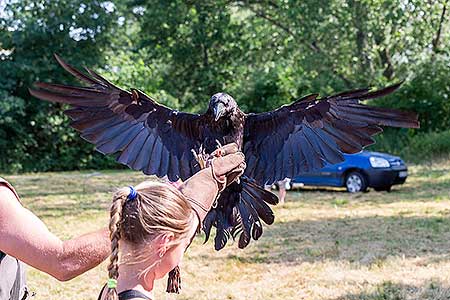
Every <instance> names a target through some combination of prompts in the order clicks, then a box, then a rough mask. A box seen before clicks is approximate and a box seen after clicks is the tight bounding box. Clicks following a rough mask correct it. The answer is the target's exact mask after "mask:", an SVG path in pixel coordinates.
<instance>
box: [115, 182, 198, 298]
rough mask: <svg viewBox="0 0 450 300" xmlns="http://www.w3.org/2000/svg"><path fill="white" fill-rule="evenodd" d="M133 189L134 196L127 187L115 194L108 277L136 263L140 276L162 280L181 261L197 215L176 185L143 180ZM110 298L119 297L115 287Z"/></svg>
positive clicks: (194, 226) (192, 232)
mask: <svg viewBox="0 0 450 300" xmlns="http://www.w3.org/2000/svg"><path fill="white" fill-rule="evenodd" d="M134 190H135V191H136V195H135V197H133V196H134V195H133V194H131V195H130V191H132V189H131V188H128V187H127V188H121V189H119V190H118V191H117V192H116V193H115V194H114V196H113V202H112V205H111V219H110V224H109V229H110V235H111V258H110V263H109V266H108V273H109V278H110V279H113V280H115V279H117V278H118V277H119V264H133V265H136V266H139V268H140V270H138V272H139V273H140V276H144V278H145V277H147V276H148V275H150V278H151V279H152V280H153V279H159V278H162V277H163V276H164V275H165V274H167V273H168V272H169V271H170V270H172V269H173V268H174V267H175V266H177V265H178V264H179V263H180V260H181V258H182V256H183V253H184V250H185V249H186V247H187V246H188V244H189V242H190V240H191V237H192V236H193V235H194V233H195V229H196V224H197V223H196V222H197V218H196V217H195V213H194V212H193V210H192V208H191V205H190V203H189V202H188V201H187V200H186V198H185V197H184V196H183V194H181V192H179V191H178V190H177V189H176V188H174V187H173V186H170V185H167V184H163V183H157V182H143V183H141V184H139V185H138V186H136V187H135V188H134ZM130 196H131V197H130ZM133 198H134V199H133ZM144 282H145V280H144ZM107 299H110V300H113V299H118V297H117V291H116V289H115V288H110V289H109V290H108V292H107Z"/></svg>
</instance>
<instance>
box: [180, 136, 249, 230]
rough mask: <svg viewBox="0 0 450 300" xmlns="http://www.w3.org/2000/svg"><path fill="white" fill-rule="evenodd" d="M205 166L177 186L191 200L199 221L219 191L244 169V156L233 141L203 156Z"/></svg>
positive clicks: (202, 218)
mask: <svg viewBox="0 0 450 300" xmlns="http://www.w3.org/2000/svg"><path fill="white" fill-rule="evenodd" d="M205 160H206V161H205V165H206V168H204V169H202V170H201V171H199V172H197V173H196V174H195V175H193V176H192V177H191V178H189V179H187V180H186V181H185V182H184V183H183V184H182V185H181V186H180V188H179V190H180V191H181V193H183V195H184V196H185V197H186V198H187V199H188V200H189V201H190V202H191V205H192V208H193V209H194V211H195V212H196V213H197V215H198V217H199V220H200V223H201V222H202V221H203V220H204V218H205V217H206V214H207V213H208V212H209V210H210V209H211V207H212V205H213V203H214V201H215V200H216V198H217V195H218V193H219V192H221V191H223V190H224V189H225V188H226V187H227V186H228V185H229V184H231V183H232V182H233V181H235V180H236V179H237V178H238V177H239V176H240V175H242V174H243V173H244V170H245V157H244V154H243V153H242V152H240V151H239V148H238V146H237V145H236V144H235V143H232V144H228V145H225V146H223V147H220V148H218V149H216V150H215V151H214V152H213V153H211V154H210V155H209V156H206V157H205Z"/></svg>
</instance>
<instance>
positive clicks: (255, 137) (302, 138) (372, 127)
mask: <svg viewBox="0 0 450 300" xmlns="http://www.w3.org/2000/svg"><path fill="white" fill-rule="evenodd" d="M399 86H400V84H395V85H392V86H390V87H387V88H384V89H381V90H378V91H372V92H371V91H370V90H369V89H358V90H353V91H347V92H343V93H340V94H336V95H333V96H328V97H325V98H324V99H318V98H317V95H315V94H314V95H309V96H306V97H303V98H302V99H300V100H298V101H296V102H294V103H292V104H291V105H287V106H282V107H280V108H278V109H276V110H273V111H271V112H267V113H261V114H249V115H247V118H246V123H245V127H244V154H245V156H246V159H247V168H246V171H245V174H246V175H247V176H248V177H251V178H254V179H255V180H256V181H257V182H259V183H267V184H272V183H273V182H275V181H278V180H282V179H284V178H286V177H294V176H297V175H300V173H304V172H310V171H313V170H317V169H320V168H322V167H323V166H324V165H325V164H326V163H332V164H334V163H338V162H340V161H342V160H343V155H342V153H356V152H359V151H361V150H362V149H363V148H364V147H365V146H368V145H371V144H373V143H374V140H373V138H372V136H373V135H375V134H377V133H379V132H381V131H382V129H381V127H380V126H393V127H406V128H418V127H419V122H418V120H417V114H415V113H412V112H403V111H399V110H394V109H388V108H382V107H373V106H368V105H365V104H362V103H361V101H363V100H367V99H373V98H377V97H381V96H385V95H387V94H389V93H392V92H393V91H395V90H396V89H397V88H398V87H399Z"/></svg>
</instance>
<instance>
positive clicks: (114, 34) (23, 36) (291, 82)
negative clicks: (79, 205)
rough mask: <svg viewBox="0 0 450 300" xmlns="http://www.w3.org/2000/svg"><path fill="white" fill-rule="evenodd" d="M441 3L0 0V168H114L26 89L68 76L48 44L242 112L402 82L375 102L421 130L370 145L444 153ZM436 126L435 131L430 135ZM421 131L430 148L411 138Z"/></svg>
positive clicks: (152, 88) (166, 91) (164, 90)
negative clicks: (415, 121) (224, 99)
mask: <svg viewBox="0 0 450 300" xmlns="http://www.w3.org/2000/svg"><path fill="white" fill-rule="evenodd" d="M446 5H448V4H447V2H446V1H445V0H439V1H420V0H410V1H403V0H377V1H375V0H363V1H356V0H326V1H310V0H308V1H293V0H275V1H225V0H219V1H212V0H205V1H182V0H175V1H157V0H127V1H92V0H88V1H84V0H73V1H72V0H70V1H69V0H53V1H48V0H39V1H38V0H23V1H17V0H7V1H4V2H2V3H0V29H1V30H0V74H2V76H1V77H0V97H1V101H0V138H1V141H0V151H1V152H2V153H3V154H4V155H3V156H2V158H0V169H1V170H4V171H9V172H15V171H37V170H62V169H78V168H97V167H102V168H106V167H119V166H118V164H116V163H114V161H113V159H112V158H105V157H103V156H102V155H100V154H98V153H96V152H94V150H93V147H92V146H91V145H89V144H88V143H86V142H84V141H83V140H82V139H81V138H80V137H78V134H77V133H76V132H75V131H73V130H72V129H70V128H69V126H68V123H69V120H68V119H67V117H65V116H64V115H63V113H62V109H63V108H62V107H61V106H60V105H51V104H49V103H46V102H43V101H38V100H37V99H34V98H32V97H30V95H29V93H28V91H27V89H28V87H30V86H31V85H32V83H33V82H34V81H38V80H41V81H53V82H63V83H74V80H73V78H71V76H70V75H67V73H66V72H64V71H63V70H62V69H61V68H60V67H59V66H58V65H57V64H56V62H55V60H54V59H53V57H52V54H53V53H54V52H56V53H58V54H60V55H61V56H62V57H63V58H65V59H66V60H67V61H68V62H70V63H72V64H74V65H75V66H77V67H80V66H88V67H90V68H93V69H96V70H98V71H100V73H102V74H104V75H105V76H106V77H107V78H109V79H110V80H111V81H112V82H114V83H116V84H118V85H119V86H122V87H124V88H130V87H134V88H139V89H141V90H143V91H145V92H147V93H149V94H150V95H151V96H152V97H154V98H155V99H156V100H157V101H159V102H161V103H163V104H165V105H168V106H170V107H174V108H176V109H180V110H186V111H192V112H199V111H202V110H204V109H205V107H206V104H207V101H208V99H209V97H210V96H211V95H212V94H213V93H216V92H219V91H225V92H228V93H230V94H231V95H233V96H234V97H235V98H236V100H237V101H238V102H239V104H240V106H241V107H242V108H243V109H244V110H245V111H247V112H262V111H267V110H270V109H274V108H276V107H278V106H280V105H283V104H286V103H290V102H292V101H293V100H295V99H297V98H299V97H301V96H303V95H306V94H310V93H316V92H320V93H321V94H322V95H327V94H330V93H334V92H339V91H343V90H345V89H351V88H358V87H362V86H367V85H372V86H377V87H380V86H385V85H387V84H390V83H394V82H398V81H400V80H405V83H404V84H403V87H402V88H401V90H400V91H398V92H397V93H395V94H394V95H393V96H391V97H386V98H385V99H381V100H378V101H376V102H374V104H377V105H382V106H389V107H395V108H399V109H405V110H411V111H416V112H418V113H419V116H420V117H419V118H420V121H421V124H422V129H420V130H418V131H417V130H416V131H413V130H397V131H396V130H388V132H387V133H386V134H384V135H382V136H380V137H378V138H377V139H378V141H379V144H378V145H376V146H375V149H378V150H385V151H389V152H394V153H402V155H406V156H407V157H410V158H411V159H415V158H417V157H419V156H420V155H413V153H414V152H412V151H413V150H408V149H417V151H419V149H427V150H432V151H434V152H436V153H437V152H439V153H441V152H442V153H445V152H446V151H448V150H447V149H448V148H446V147H447V146H446V145H448V140H449V139H448V138H449V137H448V134H447V133H446V132H447V131H446V130H448V128H450V104H449V102H448V97H449V95H450V85H449V84H448V70H449V69H450V68H449V67H450V51H449V49H448V47H446V46H445V45H448V44H450V30H449V23H448V10H449V9H448V7H447V8H446V10H447V15H443V12H444V11H445V10H444V7H445V6H446ZM435 131H438V132H439V131H442V133H436V134H431V132H435ZM427 138H429V139H433V142H434V143H433V145H434V146H436V147H437V148H436V149H434V148H433V149H431V148H426V146H427V145H425V144H420V143H421V142H420V141H422V140H426V139H427ZM434 139H435V140H434ZM429 141H431V140H429ZM394 146H395V147H394ZM408 151H409V152H408ZM414 151H415V150H414ZM434 152H432V153H434Z"/></svg>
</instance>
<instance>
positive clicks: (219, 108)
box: [214, 102, 225, 122]
mask: <svg viewBox="0 0 450 300" xmlns="http://www.w3.org/2000/svg"><path fill="white" fill-rule="evenodd" d="M224 114H225V105H224V104H223V103H220V102H219V103H217V105H216V106H215V107H214V121H216V122H217V120H219V119H220V117H221V116H223V115H224Z"/></svg>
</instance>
